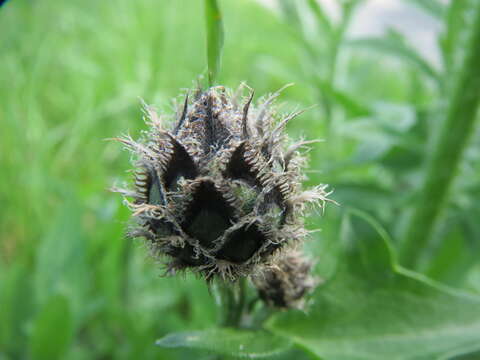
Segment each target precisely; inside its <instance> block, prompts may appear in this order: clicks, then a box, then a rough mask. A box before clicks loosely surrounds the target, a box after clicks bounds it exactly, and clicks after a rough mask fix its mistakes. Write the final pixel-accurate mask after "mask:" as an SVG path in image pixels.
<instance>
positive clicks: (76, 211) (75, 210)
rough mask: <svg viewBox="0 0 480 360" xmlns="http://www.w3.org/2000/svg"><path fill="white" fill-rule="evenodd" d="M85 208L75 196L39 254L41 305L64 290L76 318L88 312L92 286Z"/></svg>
mask: <svg viewBox="0 0 480 360" xmlns="http://www.w3.org/2000/svg"><path fill="white" fill-rule="evenodd" d="M81 217H82V209H81V208H80V206H79V205H78V203H77V202H76V199H75V197H74V195H72V194H71V195H70V200H69V201H66V202H65V203H64V204H63V206H62V207H61V208H59V210H58V213H57V214H55V216H52V220H51V223H50V225H49V228H48V229H47V232H46V235H45V237H44V238H43V239H42V241H41V243H40V246H39V247H38V250H37V253H36V264H35V274H34V275H35V277H34V281H35V282H34V287H35V295H36V300H37V301H38V302H39V304H41V305H43V303H44V302H45V301H46V300H47V299H49V298H50V297H51V296H52V295H54V294H57V293H62V294H65V295H66V296H68V298H69V300H71V306H72V308H71V310H72V313H73V316H74V318H75V320H76V321H77V320H80V318H81V317H82V316H83V315H84V314H85V312H86V310H87V306H86V305H87V304H88V305H89V303H88V301H87V300H88V298H87V297H86V293H87V291H88V288H89V275H90V273H89V268H88V265H87V259H86V250H87V249H86V247H87V241H86V240H87V239H86V236H85V233H84V230H83V228H82V225H81V222H80V221H81Z"/></svg>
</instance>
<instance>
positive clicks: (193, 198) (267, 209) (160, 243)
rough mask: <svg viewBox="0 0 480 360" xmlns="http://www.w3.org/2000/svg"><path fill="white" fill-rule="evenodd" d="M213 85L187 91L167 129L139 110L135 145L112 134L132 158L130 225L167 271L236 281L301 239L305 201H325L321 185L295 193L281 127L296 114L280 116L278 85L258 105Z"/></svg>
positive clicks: (294, 162) (294, 163)
mask: <svg viewBox="0 0 480 360" xmlns="http://www.w3.org/2000/svg"><path fill="white" fill-rule="evenodd" d="M245 88H248V87H246V86H245V85H241V86H240V87H239V89H238V90H237V91H236V92H235V93H233V92H232V91H230V90H228V89H225V88H224V87H221V86H217V87H212V88H209V89H207V90H206V91H201V90H198V89H197V91H196V92H195V95H194V100H193V102H190V101H189V98H188V95H187V96H186V98H185V101H184V104H183V106H181V107H180V109H179V111H177V116H176V119H175V121H174V124H173V126H172V128H171V130H166V129H165V128H164V124H163V122H164V120H163V119H162V118H161V117H159V116H158V115H157V114H156V113H155V112H154V111H153V110H152V109H151V108H150V107H148V106H147V107H146V114H147V117H148V119H149V121H148V124H149V126H150V129H149V131H148V132H147V133H146V136H145V138H144V139H142V140H141V141H139V142H136V141H134V140H132V139H131V138H130V137H128V136H127V137H123V138H121V139H119V140H120V141H122V142H123V143H124V144H126V145H127V147H128V148H129V149H130V150H132V151H133V152H134V153H135V154H136V167H137V169H136V172H135V186H134V189H133V190H124V189H116V191H119V192H121V193H123V194H124V195H125V196H126V197H127V198H130V199H132V200H133V201H128V200H127V204H128V205H129V206H130V208H131V209H132V211H133V217H134V218H135V219H136V225H135V227H134V228H133V229H132V231H131V232H130V235H131V236H133V237H139V236H140V237H144V238H146V239H147V240H148V242H149V243H150V244H151V247H152V249H153V250H154V253H155V254H158V255H166V257H164V258H166V259H167V269H168V271H169V272H175V271H176V270H181V269H185V268H191V269H193V270H196V271H197V272H199V273H201V274H203V275H204V276H205V278H207V279H210V278H212V277H213V276H216V275H219V276H221V277H223V278H227V279H231V280H236V279H237V278H238V277H239V276H248V275H251V274H253V273H254V272H255V271H256V270H259V266H260V267H261V266H263V265H267V264H269V263H271V262H272V261H273V259H274V258H275V255H276V254H277V255H278V254H279V253H280V252H281V251H283V249H285V248H287V246H286V245H288V244H294V243H295V242H298V241H299V240H302V239H303V238H304V237H305V235H306V234H307V231H306V230H305V229H304V227H303V221H302V219H301V217H302V215H303V212H304V209H305V205H306V203H308V202H314V203H315V202H320V203H321V205H322V206H323V204H324V201H325V200H326V197H327V195H328V194H327V193H326V191H325V188H326V186H324V185H320V186H318V187H316V188H314V189H311V190H307V191H302V190H301V184H300V182H301V180H302V179H303V175H302V172H301V167H302V165H303V163H304V158H303V157H302V156H301V155H300V154H299V152H298V150H299V149H300V148H301V147H303V146H304V145H306V144H308V143H310V142H311V141H310V142H309V141H301V142H297V143H295V144H290V146H287V145H288V144H286V142H287V141H288V139H286V136H285V135H283V130H284V127H285V125H286V124H287V123H288V121H289V120H291V119H292V118H294V117H295V116H297V115H299V114H300V113H301V112H294V113H291V114H287V115H283V116H282V115H278V114H277V113H276V112H275V110H274V107H273V102H274V100H275V98H277V97H278V95H279V92H280V90H279V91H277V92H275V93H273V94H271V95H270V96H266V97H264V98H263V99H261V100H260V101H259V104H257V106H256V107H255V106H254V105H253V104H252V99H253V91H251V92H250V94H249V96H248V97H246V98H244V97H243V96H242V95H241V93H242V92H244V90H245Z"/></svg>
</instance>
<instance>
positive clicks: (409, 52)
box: [348, 30, 440, 82]
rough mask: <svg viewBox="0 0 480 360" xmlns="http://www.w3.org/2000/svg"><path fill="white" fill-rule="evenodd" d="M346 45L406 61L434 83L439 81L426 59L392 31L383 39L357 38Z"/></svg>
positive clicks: (435, 71)
mask: <svg viewBox="0 0 480 360" xmlns="http://www.w3.org/2000/svg"><path fill="white" fill-rule="evenodd" d="M348 44H349V45H351V46H357V47H362V48H365V49H369V50H372V51H377V52H380V53H383V54H387V55H391V56H394V57H397V58H398V59H401V60H404V61H407V62H409V63H410V64H412V65H413V66H415V67H416V68H417V69H418V70H420V71H421V72H423V73H424V74H425V75H426V76H428V77H430V78H432V79H433V80H435V81H436V82H438V81H440V77H439V75H438V72H437V70H436V69H435V68H434V67H433V66H432V65H431V64H430V63H429V62H428V61H427V60H426V59H424V58H423V57H422V55H420V54H419V53H418V51H417V50H416V49H415V48H413V47H412V46H411V45H409V44H408V43H407V42H406V40H405V39H404V37H403V36H402V35H401V34H400V33H398V32H396V31H394V30H390V31H389V34H388V35H387V36H385V37H381V38H380V37H364V38H358V39H354V40H351V41H349V42H348Z"/></svg>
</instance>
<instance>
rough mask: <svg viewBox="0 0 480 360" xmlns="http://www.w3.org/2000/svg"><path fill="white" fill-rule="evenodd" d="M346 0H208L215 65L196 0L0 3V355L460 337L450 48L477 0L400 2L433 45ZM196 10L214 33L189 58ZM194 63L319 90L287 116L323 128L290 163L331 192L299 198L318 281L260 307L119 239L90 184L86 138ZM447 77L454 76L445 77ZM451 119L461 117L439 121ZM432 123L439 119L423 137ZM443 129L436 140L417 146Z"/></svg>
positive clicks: (461, 169)
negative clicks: (302, 156) (385, 27)
mask: <svg viewBox="0 0 480 360" xmlns="http://www.w3.org/2000/svg"><path fill="white" fill-rule="evenodd" d="M365 2H367V0H365V1H355V0H345V1H341V2H338V3H339V6H340V7H339V10H340V11H339V13H340V16H339V17H338V18H335V17H331V16H330V14H329V13H327V12H326V11H325V9H324V8H323V7H322V6H320V5H319V3H317V2H315V1H313V0H299V1H292V0H278V1H277V5H278V6H277V7H276V10H271V9H267V8H265V7H262V6H261V5H259V4H258V3H257V2H253V1H232V0H223V1H218V5H219V9H220V10H222V16H221V19H222V22H223V26H224V28H225V40H224V44H223V58H222V71H219V63H218V60H219V57H220V56H219V55H220V50H219V49H221V38H222V36H221V35H220V33H219V30H218V29H219V26H220V24H219V23H218V22H217V23H216V24H214V23H212V24H210V25H211V26H209V27H207V29H209V30H206V27H205V25H206V24H207V25H208V24H209V23H208V22H207V23H206V22H205V18H204V16H203V14H204V11H205V9H206V8H205V6H204V5H206V4H207V3H209V2H208V1H206V2H205V4H204V3H203V2H199V1H194V0H178V1H157V0H137V1H127V0H115V1H110V2H102V1H93V0H86V1H81V2H60V1H57V0H46V1H42V2H32V1H30V2H23V1H10V2H7V3H6V4H4V5H3V6H2V7H1V8H0V32H1V33H2V37H3V39H4V42H3V44H2V51H1V52H0V65H1V68H2V71H1V72H0V93H1V95H2V96H1V97H0V124H1V126H2V128H1V131H0V172H1V174H2V177H1V181H0V203H1V204H2V211H1V213H0V359H1V360H4V359H24V358H31V359H55V358H58V359H60V358H61V359H74V360H80V359H96V358H99V359H100V358H107V357H108V358H114V359H134V358H139V359H163V358H165V359H183V358H184V359H190V358H199V357H200V358H202V356H203V357H204V358H209V357H210V358H211V353H212V352H217V353H219V354H221V356H234V357H235V356H236V357H260V356H264V357H267V355H268V356H269V355H272V354H276V355H275V357H276V358H279V359H282V358H285V359H290V358H295V359H306V358H312V359H316V358H322V359H385V358H392V359H432V358H433V359H453V358H455V359H460V358H462V359H463V358H465V359H466V358H474V357H475V352H478V351H480V349H479V348H478V344H480V336H479V335H478V334H480V318H479V314H480V309H479V308H480V305H479V304H480V263H479V261H478V259H477V258H478V256H477V254H478V253H479V251H480V243H479V239H480V223H479V222H478V218H479V216H480V210H479V207H478V202H479V194H480V186H479V184H480V161H479V159H480V150H479V149H480V147H479V145H480V134H479V132H478V127H477V128H475V127H474V119H475V116H476V117H477V118H478V114H476V113H475V100H476V99H475V96H474V94H473V95H472V93H470V92H469V91H470V90H469V89H473V88H474V86H477V85H475V82H474V81H472V82H470V81H469V80H472V79H473V80H475V79H477V78H476V76H477V75H476V72H478V69H477V68H476V67H475V64H476V62H475V61H473V62H472V63H470V65H469V62H468V61H469V60H468V59H471V56H473V55H472V54H473V52H474V51H475V50H476V51H477V52H478V46H475V43H474V42H472V41H471V34H472V32H473V30H474V29H475V28H476V26H475V25H474V22H475V18H476V16H477V17H478V15H477V14H478V11H479V9H478V8H479V5H478V2H476V1H473V0H468V1H467V0H466V1H452V2H450V3H449V4H447V5H444V4H443V2H441V1H436V0H431V1H413V0H411V1H407V2H405V3H406V4H408V5H409V6H411V9H412V11H423V12H425V13H426V14H428V15H429V16H431V17H432V18H433V19H435V20H434V21H436V22H437V23H438V25H439V27H440V28H441V31H440V33H439V34H438V39H437V41H438V49H439V54H440V62H439V63H435V62H432V61H431V60H430V59H427V58H426V57H425V56H424V55H423V54H422V53H421V52H420V51H418V49H416V47H415V46H414V45H412V44H411V43H410V42H409V40H408V38H407V37H405V36H404V35H402V34H401V33H399V32H398V31H395V30H392V31H389V32H388V33H387V34H385V35H384V36H381V37H368V38H352V36H351V35H350V33H349V31H348V30H349V26H350V24H351V22H352V20H353V19H354V18H355V16H356V14H357V11H358V10H359V9H361V8H362V6H363V5H364V4H365ZM210 3H212V4H213V3H214V2H210ZM211 9H212V10H215V11H218V8H216V7H214V8H211ZM212 16H213V17H212V18H213V19H217V20H218V18H215V17H214V15H212ZM215 29H216V30H215ZM207 32H208V33H209V34H210V35H209V39H211V40H210V43H212V42H213V43H215V44H217V45H216V46H217V47H218V49H217V50H216V52H214V55H212V53H211V54H210V55H209V56H208V58H209V59H210V60H208V62H207V61H205V54H206V52H205V51H206V49H205V38H206V35H207ZM207 63H208V68H209V69H210V71H213V74H212V75H214V76H213V78H214V79H212V81H215V83H218V84H225V85H226V86H229V87H233V86H236V85H237V84H238V82H239V81H240V80H245V81H246V82H247V83H248V84H249V85H251V86H252V87H253V88H255V89H256V91H257V93H267V92H271V91H274V90H276V89H278V88H280V87H281V86H283V85H284V84H286V83H290V82H292V81H293V82H295V83H296V86H294V87H291V88H289V89H288V90H286V91H285V92H284V93H283V95H282V98H281V100H283V101H285V108H287V109H289V108H293V107H295V106H303V107H307V106H309V105H311V104H313V103H317V104H319V106H317V107H316V108H315V109H313V110H310V111H308V112H306V113H305V114H304V115H302V116H301V117H300V118H298V119H296V120H295V121H292V122H291V123H290V124H289V125H288V131H289V133H290V134H291V136H292V137H299V136H301V135H303V136H305V137H306V139H307V140H312V139H324V140H325V142H323V143H321V144H316V145H315V146H312V150H311V151H310V163H309V164H310V172H309V173H308V175H309V179H307V180H306V182H307V184H308V185H309V186H312V185H316V184H318V183H329V184H331V186H332V187H333V188H334V189H335V192H334V194H333V198H334V199H335V200H336V201H338V202H339V203H340V206H339V207H333V206H330V207H329V208H328V209H327V211H326V214H325V215H324V216H321V214H318V216H313V217H311V218H309V219H308V224H309V228H311V229H314V228H321V230H322V231H321V232H317V233H314V234H312V240H311V241H310V242H309V243H308V246H307V248H308V252H309V253H310V255H311V257H312V258H313V259H315V261H316V263H317V266H316V274H317V276H318V277H320V278H321V279H322V281H323V284H322V285H321V286H319V288H318V289H317V290H316V292H315V293H314V294H313V295H312V297H311V304H310V310H309V311H307V312H306V313H303V312H300V311H289V312H282V313H279V314H275V315H272V316H270V317H269V318H268V320H266V322H265V323H264V327H263V329H248V330H235V329H225V328H216V327H215V324H216V323H217V320H218V319H217V315H218V314H217V309H216V305H215V302H214V301H213V299H212V296H211V294H210V293H209V290H208V288H207V287H206V285H205V284H204V282H203V281H201V280H199V279H196V278H194V277H192V276H186V277H175V278H160V275H161V269H159V268H158V267H157V265H156V264H155V263H154V262H153V261H152V260H149V258H148V256H147V251H146V249H144V248H143V247H142V246H139V245H138V244H137V243H135V242H130V241H125V239H124V237H123V232H124V229H125V222H126V220H127V218H128V213H127V211H126V210H125V209H124V207H123V206H122V205H121V204H120V203H119V202H118V199H117V197H116V196H115V195H114V194H111V193H109V192H108V191H107V188H108V187H109V186H110V185H111V184H112V183H113V182H114V181H115V180H117V179H119V178H125V176H123V175H122V173H123V172H124V171H125V169H128V168H130V165H129V160H130V159H129V158H128V155H127V154H126V153H125V152H122V151H121V149H120V147H119V146H117V145H116V144H113V143H109V142H105V141H103V140H104V139H106V138H110V137H112V136H118V135H120V134H122V132H124V131H125V130H126V129H128V130H129V132H130V133H132V136H134V137H138V135H139V134H140V133H141V131H142V130H144V129H145V125H144V124H143V122H142V121H141V118H142V114H141V111H140V108H141V104H140V102H139V101H138V97H139V96H141V97H144V99H145V101H146V102H147V103H149V104H156V105H157V106H158V107H160V108H164V109H168V108H169V106H171V105H169V102H168V101H169V99H170V98H171V96H172V95H173V94H177V93H178V89H180V88H188V87H190V86H191V82H192V79H195V78H196V76H197V75H198V74H200V73H202V72H204V71H205V69H206V68H207ZM215 78H216V80H215ZM459 79H464V80H465V82H464V83H466V84H467V85H466V86H462V87H461V88H458V87H456V86H458V85H457V84H458V83H459V81H461V80H459ZM472 83H473V85H472V86H470V85H468V84H472ZM458 89H460V91H459V90H458ZM461 90H464V92H463V93H462V91H461ZM470 96H472V97H470ZM472 99H473V100H472ZM477 99H478V97H477ZM466 100H470V101H471V102H470V103H465V101H466ZM459 104H466V105H461V106H459ZM445 114H449V115H448V117H445ZM457 120H458V121H459V122H462V123H463V124H467V123H468V126H466V127H464V128H463V129H462V130H461V131H460V132H454V131H452V127H454V126H455V124H456V123H457ZM450 131H452V132H451V133H452V134H454V135H455V139H461V141H455V143H454V144H448V145H445V144H446V143H445V142H444V141H440V140H438V139H445V138H447V139H449V137H448V135H449V132H450ZM469 133H471V134H469ZM457 135H458V137H457ZM467 135H468V137H467ZM452 139H453V137H452ZM467 140H468V141H467ZM457 143H458V145H459V147H458V148H457V149H454V146H455V144H457ZM460 145H462V146H463V145H465V147H464V149H462V146H460ZM446 146H448V148H446ZM450 150H451V151H452V152H453V151H455V152H456V153H457V155H458V156H456V157H455V159H454V160H453V161H442V159H438V158H437V160H435V161H434V162H435V163H436V164H437V165H435V166H433V167H432V165H431V162H432V160H431V159H432V158H435V156H437V157H438V156H439V154H449V153H450ZM457 150H458V151H457ZM429 164H430V165H429ZM442 165H443V166H445V169H443V170H444V172H449V173H452V174H453V175H454V177H452V178H451V184H449V186H441V187H435V189H434V191H430V192H429V193H428V194H429V195H428V198H425V196H422V194H421V193H420V192H424V191H425V184H429V182H428V181H426V180H425V179H430V180H429V181H431V180H432V179H433V178H434V177H435V176H436V175H439V173H438V172H437V169H438V167H441V166H442ZM427 169H429V170H427ZM447 185H448V184H447ZM422 186H423V187H422ZM437 198H438V199H439V200H442V201H441V202H440V201H439V202H432V203H434V204H436V205H435V209H434V211H435V212H437V213H438V214H437V216H435V219H434V221H428V223H427V222H423V221H422V222H420V223H419V224H417V225H415V226H422V227H423V226H425V228H427V227H428V231H427V233H428V234H429V236H428V239H427V238H425V239H424V241H419V242H418V244H419V246H418V247H417V246H413V251H412V250H408V251H406V253H408V254H409V255H408V257H410V258H408V259H406V260H404V258H403V257H400V260H397V255H396V254H397V253H399V254H404V253H405V247H406V246H408V247H409V248H411V245H406V244H410V243H411V242H413V241H414V240H412V239H409V238H408V236H407V238H406V239H405V234H409V233H411V231H408V228H409V227H411V226H412V225H411V224H412V220H411V217H410V216H411V214H412V212H413V213H415V212H417V213H418V211H419V209H422V208H423V209H424V208H425V206H428V204H429V202H430V201H431V200H432V199H437ZM419 199H421V200H419ZM440 210H441V211H440ZM409 224H410V225H409ZM422 239H423V238H422ZM415 244H416V243H414V245H415ZM412 256H413V257H414V259H413V258H411V257H412ZM410 264H415V271H417V272H414V271H412V270H407V269H406V268H405V266H406V265H410ZM268 315H271V314H266V315H265V318H267V316H268ZM157 339H161V340H159V342H158V345H162V346H155V341H156V340H157ZM199 339H204V340H202V341H200V340H199Z"/></svg>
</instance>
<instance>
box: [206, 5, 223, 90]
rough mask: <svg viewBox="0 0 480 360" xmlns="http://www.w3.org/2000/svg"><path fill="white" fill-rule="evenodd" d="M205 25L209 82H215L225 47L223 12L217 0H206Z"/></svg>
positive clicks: (211, 83) (211, 84) (212, 83)
mask: <svg viewBox="0 0 480 360" xmlns="http://www.w3.org/2000/svg"><path fill="white" fill-rule="evenodd" d="M205 25H206V35H207V64H208V82H209V84H210V86H213V85H214V84H215V81H216V79H217V76H218V73H219V71H220V66H221V60H222V49H223V36H224V35H223V23H222V13H221V11H220V8H219V6H218V3H217V0H205Z"/></svg>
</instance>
